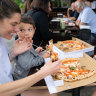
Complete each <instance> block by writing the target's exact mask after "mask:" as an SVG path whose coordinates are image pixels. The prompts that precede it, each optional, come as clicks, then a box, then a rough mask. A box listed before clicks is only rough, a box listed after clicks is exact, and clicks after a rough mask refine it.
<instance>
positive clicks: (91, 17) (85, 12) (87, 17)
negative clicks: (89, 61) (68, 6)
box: [75, 1, 96, 44]
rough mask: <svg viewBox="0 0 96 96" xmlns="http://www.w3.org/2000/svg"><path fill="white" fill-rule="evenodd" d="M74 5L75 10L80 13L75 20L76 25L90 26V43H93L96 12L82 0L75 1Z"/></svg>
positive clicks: (95, 30) (95, 37)
mask: <svg viewBox="0 0 96 96" xmlns="http://www.w3.org/2000/svg"><path fill="white" fill-rule="evenodd" d="M75 7H76V10H77V12H79V13H80V14H79V17H78V19H77V21H76V25H78V26H80V25H88V26H90V30H91V44H94V42H95V41H96V14H95V13H94V11H93V10H92V9H91V8H90V7H88V6H85V3H84V2H79V1H76V2H75Z"/></svg>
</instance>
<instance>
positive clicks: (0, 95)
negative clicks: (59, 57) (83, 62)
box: [0, 0, 60, 96]
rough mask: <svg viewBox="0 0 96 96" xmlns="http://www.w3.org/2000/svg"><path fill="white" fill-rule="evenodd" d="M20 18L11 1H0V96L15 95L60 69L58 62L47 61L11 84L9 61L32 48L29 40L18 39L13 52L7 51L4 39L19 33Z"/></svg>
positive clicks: (18, 10) (15, 6)
mask: <svg viewBox="0 0 96 96" xmlns="http://www.w3.org/2000/svg"><path fill="white" fill-rule="evenodd" d="M20 18H21V14H20V9H19V7H18V6H17V5H16V4H15V3H14V2H13V0H0V96H14V95H17V94H18V93H21V92H22V91H24V90H26V89H27V88H29V87H30V86H32V85H33V84H35V83H36V82H38V81H39V80H41V79H43V78H44V77H46V76H47V75H49V74H53V73H54V72H56V71H58V69H59V67H60V64H59V63H60V61H57V62H55V63H54V64H52V62H51V61H49V62H48V63H47V64H45V65H44V66H43V67H42V69H41V70H39V71H38V72H37V73H35V74H33V75H30V76H29V77H26V78H24V79H21V80H17V81H14V82H13V78H12V65H11V62H10V60H12V59H13V58H15V57H16V56H17V55H19V54H21V53H24V52H26V51H27V50H29V49H30V48H32V42H31V40H28V41H26V40H25V39H23V40H20V39H18V40H16V41H15V44H14V47H13V50H12V51H11V52H9V50H8V46H7V44H6V41H5V39H8V40H10V39H11V38H12V36H13V33H17V32H18V31H19V27H18V24H19V23H20ZM8 56H9V57H8ZM41 74H42V75H41ZM27 96H28V95H27Z"/></svg>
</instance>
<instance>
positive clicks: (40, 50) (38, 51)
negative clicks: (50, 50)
mask: <svg viewBox="0 0 96 96" xmlns="http://www.w3.org/2000/svg"><path fill="white" fill-rule="evenodd" d="M43 50H44V49H43V48H42V47H38V48H36V50H35V51H36V52H37V53H40V52H42V51H43Z"/></svg>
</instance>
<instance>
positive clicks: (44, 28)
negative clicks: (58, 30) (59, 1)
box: [23, 0, 52, 47]
mask: <svg viewBox="0 0 96 96" xmlns="http://www.w3.org/2000/svg"><path fill="white" fill-rule="evenodd" d="M31 1H32V0H31ZM31 1H30V2H31ZM29 6H31V10H30V11H29V10H27V11H28V12H27V13H26V14H27V15H30V16H31V17H32V18H33V20H34V23H35V26H36V32H35V34H34V37H33V43H34V44H35V45H37V46H42V47H45V45H46V44H48V41H49V40H50V39H52V32H50V31H49V21H48V16H49V14H50V12H51V2H50V0H33V1H32V2H31V3H30V5H29ZM24 7H25V6H24ZM23 12H25V11H24V9H23Z"/></svg>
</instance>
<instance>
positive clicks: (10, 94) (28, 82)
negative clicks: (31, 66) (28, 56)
mask: <svg viewBox="0 0 96 96" xmlns="http://www.w3.org/2000/svg"><path fill="white" fill-rule="evenodd" d="M60 63H61V62H60V60H59V61H56V62H54V63H52V62H51V61H49V62H47V63H46V64H45V65H44V66H43V67H42V69H41V70H40V71H38V72H37V73H35V74H33V75H31V76H28V77H26V78H24V79H21V80H17V81H13V82H9V83H5V84H2V85H0V95H1V96H14V95H17V94H19V93H21V92H22V91H24V90H26V89H28V88H29V87H30V86H32V85H33V84H35V83H37V82H38V81H39V80H41V79H43V78H44V77H46V76H47V75H49V74H53V73H55V72H57V71H58V70H59V69H60V65H61V64H60Z"/></svg>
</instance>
